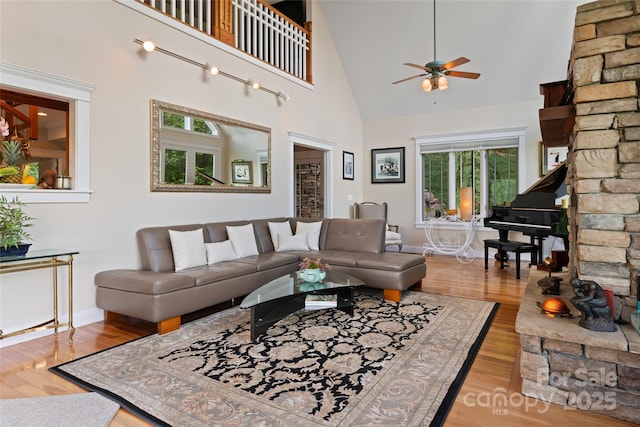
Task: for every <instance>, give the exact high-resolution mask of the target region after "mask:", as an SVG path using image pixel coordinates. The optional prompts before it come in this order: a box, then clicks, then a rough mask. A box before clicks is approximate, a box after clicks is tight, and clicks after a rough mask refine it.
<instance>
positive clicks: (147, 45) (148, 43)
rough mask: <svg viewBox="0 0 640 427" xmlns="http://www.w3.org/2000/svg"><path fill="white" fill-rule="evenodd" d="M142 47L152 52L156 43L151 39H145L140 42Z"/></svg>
mask: <svg viewBox="0 0 640 427" xmlns="http://www.w3.org/2000/svg"><path fill="white" fill-rule="evenodd" d="M142 48H143V49H144V50H146V51H147V52H153V51H154V50H156V44H155V43H154V42H153V41H152V40H145V41H144V42H143V43H142Z"/></svg>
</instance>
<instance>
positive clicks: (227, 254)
mask: <svg viewBox="0 0 640 427" xmlns="http://www.w3.org/2000/svg"><path fill="white" fill-rule="evenodd" d="M204 248H205V249H206V251H207V264H209V265H211V264H216V263H218V262H222V261H231V260H233V259H236V258H238V255H236V251H235V250H234V249H233V245H232V244H231V240H225V241H224V242H214V243H205V244H204Z"/></svg>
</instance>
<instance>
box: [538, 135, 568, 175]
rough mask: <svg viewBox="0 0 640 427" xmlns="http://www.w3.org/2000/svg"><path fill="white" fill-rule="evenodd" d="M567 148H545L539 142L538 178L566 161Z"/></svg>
mask: <svg viewBox="0 0 640 427" xmlns="http://www.w3.org/2000/svg"><path fill="white" fill-rule="evenodd" d="M568 152H569V148H568V147H545V146H544V145H543V144H542V142H540V176H543V175H546V174H547V173H548V172H549V171H552V170H553V169H555V168H556V167H557V166H559V165H560V164H561V163H562V162H564V161H565V160H567V154H568Z"/></svg>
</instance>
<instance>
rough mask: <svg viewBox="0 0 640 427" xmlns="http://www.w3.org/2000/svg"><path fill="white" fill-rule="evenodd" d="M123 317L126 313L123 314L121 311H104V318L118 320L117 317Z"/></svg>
mask: <svg viewBox="0 0 640 427" xmlns="http://www.w3.org/2000/svg"><path fill="white" fill-rule="evenodd" d="M121 317H124V315H122V314H120V313H114V312H113V311H105V312H104V320H116V319H119V318H121Z"/></svg>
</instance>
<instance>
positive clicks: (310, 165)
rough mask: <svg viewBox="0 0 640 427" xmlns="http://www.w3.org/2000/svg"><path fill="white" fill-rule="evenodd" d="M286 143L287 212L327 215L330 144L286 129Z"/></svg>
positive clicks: (330, 188) (329, 209) (330, 186)
mask: <svg viewBox="0 0 640 427" xmlns="http://www.w3.org/2000/svg"><path fill="white" fill-rule="evenodd" d="M289 144H290V145H289V149H290V152H289V153H290V156H291V157H290V159H291V163H290V164H289V166H290V169H289V176H290V177H291V178H292V180H291V186H290V187H289V188H290V196H289V197H290V198H289V200H290V203H291V205H290V208H289V212H291V215H292V216H301V217H305V218H323V217H324V218H331V217H332V215H333V203H332V194H333V178H332V177H333V148H334V144H333V143H332V142H329V141H324V140H321V139H318V138H315V137H311V136H307V135H303V134H299V133H297V132H289ZM298 177H299V178H300V179H298Z"/></svg>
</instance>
